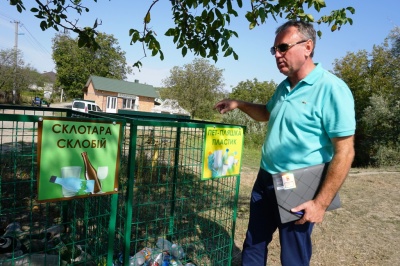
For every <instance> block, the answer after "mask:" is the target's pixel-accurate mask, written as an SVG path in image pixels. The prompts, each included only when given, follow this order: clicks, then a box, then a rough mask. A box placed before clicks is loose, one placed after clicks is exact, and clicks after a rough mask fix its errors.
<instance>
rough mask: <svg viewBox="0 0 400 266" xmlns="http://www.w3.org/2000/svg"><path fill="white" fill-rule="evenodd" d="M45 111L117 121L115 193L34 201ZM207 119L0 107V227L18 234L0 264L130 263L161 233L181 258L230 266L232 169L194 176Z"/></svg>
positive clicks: (235, 182) (235, 189) (235, 184)
mask: <svg viewBox="0 0 400 266" xmlns="http://www.w3.org/2000/svg"><path fill="white" fill-rule="evenodd" d="M48 116H50V117H71V118H76V119H79V120H80V121H84V120H85V119H86V118H89V119H91V120H93V119H110V120H118V121H123V125H124V126H123V131H124V132H123V139H122V141H121V149H120V150H121V156H120V171H119V177H118V186H119V189H118V193H117V194H112V195H104V196H97V197H88V198H81V199H72V200H68V201H60V202H47V203H38V202H36V201H35V198H36V194H37V191H36V186H37V177H36V172H37V165H36V161H37V160H36V159H37V154H36V153H37V151H36V149H37V138H38V123H39V122H40V120H41V119H42V118H43V117H48ZM206 125H209V123H205V122H201V121H192V120H188V119H187V118H182V117H179V116H173V115H172V116H171V115H169V116H162V115H159V114H157V115H154V116H151V114H147V115H146V116H140V114H137V112H132V113H130V112H124V113H121V114H107V113H88V114H86V113H79V112H74V111H72V110H69V109H62V108H34V107H24V108H18V107H15V106H6V105H3V106H0V139H1V142H0V144H1V145H0V165H1V171H0V189H1V191H0V193H1V201H0V219H1V220H0V222H1V227H0V228H1V229H2V230H4V236H9V237H10V239H14V240H16V241H17V244H16V245H15V247H14V249H13V250H12V251H11V252H8V253H4V254H0V264H1V263H2V265H130V264H129V263H132V262H133V260H134V259H135V257H134V255H135V254H137V253H138V252H140V251H142V250H147V251H148V253H149V252H153V253H154V254H153V255H155V253H156V252H160V250H159V249H158V248H157V241H159V240H160V239H162V240H165V241H166V242H167V240H168V241H169V242H168V243H174V244H177V245H179V246H180V247H181V249H182V250H183V252H184V253H185V256H182V257H180V258H179V261H178V262H179V263H181V264H182V265H185V264H187V263H192V264H194V265H231V261H232V249H233V245H234V241H233V240H234V230H235V221H236V206H237V201H238V194H239V183H240V176H229V177H224V178H217V179H210V180H201V178H200V177H201V171H202V163H203V162H202V152H203V141H204V137H205V136H204V134H205V127H206ZM0 233H1V232H0ZM0 242H1V240H0ZM0 246H1V243H0ZM0 252H1V251H0ZM147 255H149V254H147ZM35 263H36V264H35ZM40 263H41V264H40ZM178 265H179V264H178Z"/></svg>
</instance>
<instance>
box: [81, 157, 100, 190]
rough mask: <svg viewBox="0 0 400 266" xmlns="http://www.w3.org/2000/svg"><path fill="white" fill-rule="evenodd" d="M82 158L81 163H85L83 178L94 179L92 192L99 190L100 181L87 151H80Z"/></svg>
mask: <svg viewBox="0 0 400 266" xmlns="http://www.w3.org/2000/svg"><path fill="white" fill-rule="evenodd" d="M81 155H82V158H83V163H84V165H85V178H86V180H94V190H93V193H99V192H101V183H100V181H99V179H98V177H97V171H96V169H95V168H94V167H93V165H92V163H91V162H90V160H89V157H88V155H87V152H82V153H81Z"/></svg>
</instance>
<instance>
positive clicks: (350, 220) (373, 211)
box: [233, 168, 400, 266]
mask: <svg viewBox="0 0 400 266" xmlns="http://www.w3.org/2000/svg"><path fill="white" fill-rule="evenodd" d="M396 170H397V171H396ZM396 170H393V171H390V170H389V171H388V170H379V169H352V170H351V171H350V174H349V176H348V178H347V180H346V182H345V183H344V185H343V187H342V189H341V191H340V197H341V201H342V208H340V209H338V210H335V211H332V212H328V213H327V214H326V215H325V219H324V221H323V222H322V223H321V224H317V225H316V226H315V227H314V231H313V257H312V260H311V266H316V265H327V266H330V265H335V266H336V265H344V266H350V265H360V266H361V265H362V266H375V265H376V266H386V265H387V266H392V265H400V252H399V251H400V204H399V202H400V193H399V190H400V172H399V171H398V169H396ZM256 174H257V173H256V171H254V170H251V169H245V168H244V169H242V175H241V187H240V189H241V191H240V195H241V196H240V200H239V212H238V218H237V223H236V233H235V244H236V248H235V252H234V260H233V265H234V266H236V265H240V250H241V248H242V247H241V246H242V242H243V239H244V235H245V231H246V226H247V219H248V198H249V195H250V190H251V187H252V184H253V182H254V179H255V176H256ZM279 253H280V250H279V241H278V235H277V233H276V236H275V237H274V240H273V241H272V243H271V244H270V248H269V258H268V265H271V266H275V265H280V260H279Z"/></svg>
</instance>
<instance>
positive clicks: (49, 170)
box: [38, 118, 122, 201]
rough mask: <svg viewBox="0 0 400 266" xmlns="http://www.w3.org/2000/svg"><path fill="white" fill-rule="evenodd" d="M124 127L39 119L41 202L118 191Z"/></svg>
mask: <svg viewBox="0 0 400 266" xmlns="http://www.w3.org/2000/svg"><path fill="white" fill-rule="evenodd" d="M121 135H122V126H121V123H118V122H110V121H108V120H107V121H103V120H82V119H79V120H78V119H73V118H57V119H55V118H44V119H43V121H42V122H39V136H38V201H55V200H67V199H72V198H77V197H88V196H94V195H104V194H110V193H116V192H117V191H118V182H117V177H118V170H119V159H120V158H119V154H120V150H119V149H120V138H121Z"/></svg>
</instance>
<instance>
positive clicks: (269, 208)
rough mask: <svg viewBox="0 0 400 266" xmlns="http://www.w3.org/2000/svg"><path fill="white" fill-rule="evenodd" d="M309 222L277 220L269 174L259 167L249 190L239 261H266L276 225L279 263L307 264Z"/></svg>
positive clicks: (260, 264)
mask: <svg viewBox="0 0 400 266" xmlns="http://www.w3.org/2000/svg"><path fill="white" fill-rule="evenodd" d="M313 225H314V224H313V223H305V224H303V225H295V224H294V222H289V223H285V224H282V223H281V222H280V218H279V210H278V205H277V202H276V197H275V191H274V185H273V183H272V177H271V175H270V174H269V173H268V172H266V171H264V170H263V169H260V171H259V173H258V175H257V179H256V182H255V183H254V187H253V191H252V193H251V201H250V219H249V225H248V229H247V233H246V239H245V241H244V244H243V251H242V265H243V266H264V265H266V262H267V256H268V244H269V243H270V242H271V240H272V235H273V233H274V232H275V231H276V229H279V240H280V244H281V263H282V265H283V266H301V265H303V266H306V265H309V264H310V259H311V254H312V243H311V232H312V229H313Z"/></svg>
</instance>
